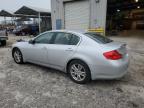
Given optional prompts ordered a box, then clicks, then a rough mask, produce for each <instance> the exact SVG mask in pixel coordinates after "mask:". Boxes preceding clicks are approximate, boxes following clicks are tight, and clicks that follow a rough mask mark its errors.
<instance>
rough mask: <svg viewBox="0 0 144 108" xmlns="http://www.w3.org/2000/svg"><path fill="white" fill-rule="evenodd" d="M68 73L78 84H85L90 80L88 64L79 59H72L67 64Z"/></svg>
mask: <svg viewBox="0 0 144 108" xmlns="http://www.w3.org/2000/svg"><path fill="white" fill-rule="evenodd" d="M68 73H69V76H70V78H71V79H72V80H73V81H74V82H76V83H78V84H85V83H88V82H89V81H90V80H91V73H90V69H89V67H88V65H87V64H86V63H84V62H82V61H80V60H74V61H72V62H71V63H70V64H69V67H68Z"/></svg>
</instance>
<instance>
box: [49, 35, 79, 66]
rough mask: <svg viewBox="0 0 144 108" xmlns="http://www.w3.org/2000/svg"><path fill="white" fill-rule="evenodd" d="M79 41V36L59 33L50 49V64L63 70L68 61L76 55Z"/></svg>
mask: <svg viewBox="0 0 144 108" xmlns="http://www.w3.org/2000/svg"><path fill="white" fill-rule="evenodd" d="M79 41H80V37H79V36H76V35H73V34H70V33H63V32H59V33H57V34H56V35H55V39H54V42H53V44H51V45H49V48H48V62H49V64H50V65H52V66H54V67H57V68H59V69H62V68H63V67H64V66H65V64H66V62H67V60H68V59H69V58H70V57H71V56H72V55H73V54H74V53H75V51H76V49H77V46H78V43H79Z"/></svg>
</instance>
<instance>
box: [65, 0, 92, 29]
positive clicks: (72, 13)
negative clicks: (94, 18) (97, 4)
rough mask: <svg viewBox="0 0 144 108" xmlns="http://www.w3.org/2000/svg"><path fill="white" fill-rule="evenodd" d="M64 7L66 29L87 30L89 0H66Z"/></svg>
mask: <svg viewBox="0 0 144 108" xmlns="http://www.w3.org/2000/svg"><path fill="white" fill-rule="evenodd" d="M64 8H65V9H64V14H65V29H70V30H76V29H78V30H81V29H84V30H87V29H88V28H89V14H90V12H89V10H90V9H89V0H81V1H73V2H66V3H65V4H64Z"/></svg>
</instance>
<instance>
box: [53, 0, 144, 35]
mask: <svg viewBox="0 0 144 108" xmlns="http://www.w3.org/2000/svg"><path fill="white" fill-rule="evenodd" d="M51 3H52V28H53V29H70V30H76V29H79V30H81V29H82V30H89V29H92V30H93V29H94V30H95V29H97V28H100V29H102V30H103V31H104V33H105V31H106V32H107V33H113V31H115V32H121V31H125V30H127V31H134V30H136V32H139V31H144V0H125V1H124V0H52V1H51ZM137 30H139V31H137Z"/></svg>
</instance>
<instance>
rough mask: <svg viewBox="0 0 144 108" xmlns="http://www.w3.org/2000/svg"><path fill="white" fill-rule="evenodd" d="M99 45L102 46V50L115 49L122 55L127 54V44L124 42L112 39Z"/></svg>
mask: <svg viewBox="0 0 144 108" xmlns="http://www.w3.org/2000/svg"><path fill="white" fill-rule="evenodd" d="M101 46H102V50H103V51H104V52H107V51H113V50H117V51H118V52H119V53H120V54H122V55H125V54H127V48H126V46H127V44H126V43H122V42H114V41H113V42H111V43H107V44H103V45H101Z"/></svg>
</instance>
